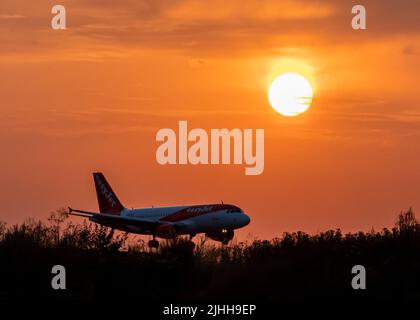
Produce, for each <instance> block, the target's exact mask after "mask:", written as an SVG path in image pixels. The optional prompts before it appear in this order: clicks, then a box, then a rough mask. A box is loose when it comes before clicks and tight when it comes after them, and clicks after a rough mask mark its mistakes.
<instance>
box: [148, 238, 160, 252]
mask: <svg viewBox="0 0 420 320" xmlns="http://www.w3.org/2000/svg"><path fill="white" fill-rule="evenodd" d="M147 245H148V246H149V248H150V249H152V248H156V249H157V248H159V241H157V240H156V236H153V239H152V240H149V242H148V243H147Z"/></svg>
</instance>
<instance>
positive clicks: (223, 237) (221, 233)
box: [206, 229, 235, 244]
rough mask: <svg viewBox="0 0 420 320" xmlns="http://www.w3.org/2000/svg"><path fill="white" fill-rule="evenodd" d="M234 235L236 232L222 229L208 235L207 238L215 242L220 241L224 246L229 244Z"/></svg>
mask: <svg viewBox="0 0 420 320" xmlns="http://www.w3.org/2000/svg"><path fill="white" fill-rule="evenodd" d="M234 235H235V232H234V231H233V230H232V229H222V230H218V231H213V232H208V233H206V237H208V238H210V239H212V240H215V241H220V242H221V243H223V244H228V243H229V241H230V240H232V239H233V236H234Z"/></svg>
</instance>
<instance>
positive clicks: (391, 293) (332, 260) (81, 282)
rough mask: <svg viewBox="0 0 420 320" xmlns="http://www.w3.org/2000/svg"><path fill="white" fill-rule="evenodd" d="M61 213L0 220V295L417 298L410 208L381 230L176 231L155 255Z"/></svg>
mask: <svg viewBox="0 0 420 320" xmlns="http://www.w3.org/2000/svg"><path fill="white" fill-rule="evenodd" d="M67 218H68V216H67V213H66V212H65V210H58V211H57V212H54V213H53V214H52V215H51V216H50V218H49V219H48V223H43V222H41V221H35V220H30V221H26V222H25V223H22V224H20V225H13V226H7V225H6V224H5V223H0V300H1V299H40V298H49V299H109V297H111V296H114V295H118V294H122V295H123V296H125V297H127V298H129V299H130V298H131V299H145V300H162V299H163V300H164V299H169V300H171V301H172V300H174V299H176V300H181V301H182V300H190V301H191V300H198V301H200V300H206V301H208V300H209V299H216V300H220V299H225V300H226V299H230V300H241V299H242V300H243V299H245V300H247V299H248V300H249V299H260V300H268V301H285V300H301V299H308V300H309V299H310V300H317V299H361V300H369V299H384V300H390V299H399V300H420V272H419V271H420V225H419V223H418V222H417V220H416V218H415V215H414V212H413V211H412V210H411V209H410V210H408V211H406V212H402V213H401V214H400V215H399V216H398V218H397V221H396V224H395V227H394V228H392V229H386V228H385V229H383V230H381V231H379V232H377V231H373V230H372V231H371V232H368V233H365V232H357V233H348V234H342V232H341V231H340V230H329V231H326V232H321V233H318V234H315V235H309V234H307V233H304V232H300V231H298V232H293V233H284V234H283V236H281V237H279V238H275V239H272V240H255V241H253V242H251V243H246V242H239V243H237V242H235V241H234V242H233V243H232V244H231V245H229V246H221V245H220V244H217V243H215V242H212V241H206V239H205V238H197V240H196V245H195V246H191V243H190V242H189V241H187V239H184V238H182V237H180V238H177V239H174V240H167V241H161V246H160V248H159V250H157V251H155V250H151V251H150V250H149V248H147V246H146V245H145V243H144V241H142V240H135V241H134V240H133V239H132V238H131V237H129V236H128V235H126V234H123V233H119V232H115V231H114V230H111V229H109V228H105V227H101V226H98V225H96V224H91V223H86V222H85V223H83V224H74V223H72V222H68V221H67ZM54 265H63V266H64V267H65V268H66V277H67V281H66V285H67V289H66V290H62V291H56V290H53V289H52V288H51V278H52V277H53V275H52V274H51V269H52V267H53V266H54ZM354 265H363V266H364V267H365V268H366V272H367V289H366V290H354V289H352V287H351V280H352V278H353V277H354V274H352V273H351V269H352V267H353V266H354Z"/></svg>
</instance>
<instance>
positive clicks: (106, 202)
mask: <svg viewBox="0 0 420 320" xmlns="http://www.w3.org/2000/svg"><path fill="white" fill-rule="evenodd" d="M93 180H94V182H95V189H96V195H97V198H98V204H99V212H91V211H85V210H75V209H72V208H70V207H69V214H70V215H74V216H81V217H85V218H89V220H90V221H92V222H95V223H98V224H100V225H103V226H106V227H110V228H113V229H117V230H121V231H124V232H130V233H136V234H142V235H152V237H153V239H152V240H150V241H149V242H148V246H149V247H150V248H158V247H159V241H158V240H156V237H158V238H163V239H171V238H175V237H177V236H179V235H189V236H190V241H191V239H192V238H193V237H194V236H195V235H197V234H198V233H204V234H205V236H206V237H208V238H210V239H212V240H215V241H219V242H221V243H222V244H224V245H226V244H228V243H229V241H231V240H232V239H233V236H234V230H235V229H239V228H242V227H245V226H246V225H248V224H249V223H250V221H251V219H250V217H249V216H248V215H246V214H245V213H244V212H243V211H242V210H241V209H240V208H239V207H237V206H234V205H232V204H224V203H221V204H205V205H192V206H174V207H156V208H154V207H152V208H141V209H127V208H126V207H124V206H123V205H122V204H121V202H120V200H119V199H118V197H117V196H116V194H115V193H114V191H113V190H112V188H111V186H110V185H109V183H108V181H107V180H106V179H105V176H104V175H103V174H102V173H101V172H95V173H93Z"/></svg>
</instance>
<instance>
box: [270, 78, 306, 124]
mask: <svg viewBox="0 0 420 320" xmlns="http://www.w3.org/2000/svg"><path fill="white" fill-rule="evenodd" d="M312 97H313V91H312V87H311V85H310V84H309V82H308V80H306V79H305V78H304V77H302V76H301V75H299V74H296V73H284V74H282V75H280V76H278V77H277V78H276V79H275V80H274V81H273V82H272V83H271V86H270V89H268V101H269V102H270V104H271V106H272V107H273V108H274V110H276V111H277V112H278V113H281V114H282V115H285V116H288V117H293V116H297V115H299V114H301V113H303V112H305V111H306V110H307V109H308V108H309V106H310V105H311V102H312Z"/></svg>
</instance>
